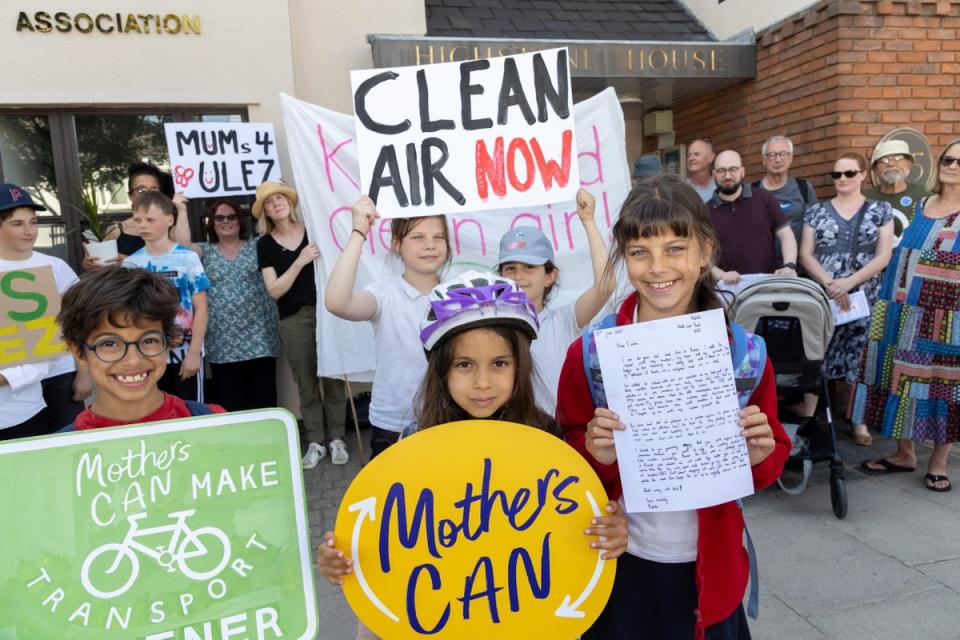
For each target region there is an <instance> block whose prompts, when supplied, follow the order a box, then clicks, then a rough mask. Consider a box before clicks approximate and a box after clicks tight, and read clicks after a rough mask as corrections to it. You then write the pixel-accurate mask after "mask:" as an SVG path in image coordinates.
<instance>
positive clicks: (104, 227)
mask: <svg viewBox="0 0 960 640" xmlns="http://www.w3.org/2000/svg"><path fill="white" fill-rule="evenodd" d="M122 188H123V187H122V185H121V187H120V189H122ZM120 189H117V191H115V192H114V193H113V195H112V196H111V197H110V200H109V201H107V203H106V204H105V205H104V207H107V206H110V203H111V202H113V199H114V198H116V197H117V194H118V193H120ZM97 191H98V190H97V187H96V185H93V184H90V185H88V186H86V187H83V188H81V189H80V202H81V204H82V207H81V209H80V213H81V215H83V217H84V218H86V220H87V228H86V229H84V230H83V239H84V246H85V248H86V250H87V253H88V254H89V255H90V257H91V258H95V259H97V260H98V261H100V262H105V261H107V260H109V259H110V258H115V257H116V256H117V254H118V250H117V241H116V239H115V238H113V239H110V240H106V239H105V237H106V235H107V233H109V231H110V227H111V225H110V224H107V223H106V222H104V221H103V220H102V219H101V217H100V214H101V211H100V206H99V203H98V202H97Z"/></svg>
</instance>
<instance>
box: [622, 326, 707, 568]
mask: <svg viewBox="0 0 960 640" xmlns="http://www.w3.org/2000/svg"><path fill="white" fill-rule="evenodd" d="M633 321H634V322H636V321H637V310H636V309H634V311H633ZM620 506H621V507H622V508H623V511H624V513H626V511H627V508H626V505H625V503H624V501H623V498H622V497H621V498H620ZM699 535H700V523H699V521H698V520H697V512H696V510H693V509H690V510H687V511H661V512H657V513H627V552H628V553H630V554H631V555H635V556H637V557H639V558H643V559H644V560H650V561H653V562H663V563H665V564H675V563H678V562H693V561H694V560H696V559H697V538H698V537H699Z"/></svg>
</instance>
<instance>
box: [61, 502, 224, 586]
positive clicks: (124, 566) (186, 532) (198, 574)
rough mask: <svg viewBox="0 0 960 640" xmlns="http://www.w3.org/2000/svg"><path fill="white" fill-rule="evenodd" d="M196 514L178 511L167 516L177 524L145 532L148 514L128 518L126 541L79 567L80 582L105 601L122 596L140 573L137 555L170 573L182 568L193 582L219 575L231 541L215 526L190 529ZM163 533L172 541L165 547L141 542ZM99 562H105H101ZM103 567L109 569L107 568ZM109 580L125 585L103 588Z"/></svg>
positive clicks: (104, 548)
mask: <svg viewBox="0 0 960 640" xmlns="http://www.w3.org/2000/svg"><path fill="white" fill-rule="evenodd" d="M195 513H196V509H189V510H187V511H175V512H173V513H170V514H167V515H168V516H169V517H170V518H173V519H174V522H172V523H170V524H165V525H161V526H157V527H149V528H143V529H141V528H140V526H139V525H138V523H139V522H140V520H143V519H144V518H146V517H147V514H146V513H135V514H133V515H130V516H127V521H128V522H129V523H130V528H129V529H128V530H127V534H126V535H125V536H124V538H123V542H108V543H106V544H103V545H100V546H99V547H97V548H96V549H94V550H93V551H91V552H90V553H89V554H88V555H87V557H86V559H85V560H84V561H83V566H82V567H81V568H80V581H81V583H82V584H83V588H84V589H86V590H87V593H89V594H91V595H93V596H96V597H98V598H102V599H104V600H109V599H111V598H116V597H117V596H120V595H123V594H124V593H126V592H127V590H128V589H130V587H132V586H133V584H134V583H135V582H136V581H137V576H138V575H139V574H140V558H139V557H138V556H137V553H141V554H143V555H145V556H146V557H148V558H152V559H153V560H155V561H156V562H157V564H159V565H160V566H161V567H163V568H165V569H166V570H167V572H168V573H176V571H177V570H178V569H179V571H180V573H182V574H183V575H184V576H186V577H187V578H190V579H191V580H209V579H210V578H213V577H214V576H216V575H217V574H219V573H220V572H221V571H223V569H224V567H226V566H227V563H228V562H229V561H230V540H229V538H227V536H226V534H225V533H224V532H223V531H221V530H220V529H217V528H216V527H201V528H199V529H191V528H190V526H189V525H188V524H187V518H189V517H191V516H193V515H194V514H195ZM163 533H169V534H170V538H169V541H168V542H167V543H166V544H165V545H161V546H157V547H152V548H151V547H148V546H146V545H145V544H142V543H141V542H140V541H139V539H142V538H146V537H150V536H155V535H157V534H163ZM217 553H219V554H220V556H219V559H217V558H218V556H217V555H216V554H217ZM204 559H205V560H206V561H204ZM98 560H105V561H106V562H105V563H104V562H98ZM111 560H112V561H111ZM211 560H217V561H216V564H214V565H213V566H212V568H210V566H209V565H210V562H211ZM124 561H126V562H124ZM104 564H108V565H109V566H107V567H106V568H105V569H104V568H103V565H104ZM95 565H96V566H95ZM123 576H127V577H126V579H123ZM108 577H113V580H112V581H111V582H117V581H118V579H117V577H119V578H120V580H119V581H120V582H121V583H122V584H121V585H120V586H119V587H116V588H113V589H112V590H111V587H105V586H104V580H105V579H107V578H108ZM94 582H96V583H97V584H94ZM100 587H104V588H100Z"/></svg>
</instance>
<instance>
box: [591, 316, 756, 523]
mask: <svg viewBox="0 0 960 640" xmlns="http://www.w3.org/2000/svg"><path fill="white" fill-rule="evenodd" d="M594 336H595V338H596V342H597V355H598V356H599V357H600V370H601V372H602V373H603V386H604V389H605V391H606V393H607V404H608V406H609V407H610V409H611V410H612V411H614V412H615V413H616V414H617V415H619V416H620V420H621V421H622V422H623V424H624V425H625V426H626V427H627V428H626V430H624V431H616V432H614V435H613V437H614V444H615V446H616V448H617V460H619V461H620V477H621V479H622V480H623V499H624V502H625V504H626V508H627V511H628V512H630V513H640V512H649V511H681V510H689V509H700V508H702V507H709V506H713V505H715V504H720V503H723V502H729V501H730V500H736V499H738V498H742V497H744V496H748V495H751V494H752V493H753V476H752V475H751V473H750V458H749V456H748V454H747V445H746V441H745V440H744V439H743V436H741V435H740V426H739V424H738V420H739V411H740V405H739V402H738V400H737V385H736V381H735V380H734V377H733V367H732V365H731V358H730V345H729V344H728V340H727V325H726V322H725V321H724V318H723V310H721V309H712V310H710V311H704V312H702V313H693V314H688V315H683V316H677V317H674V318H665V319H663V320H651V321H649V322H640V323H636V324H629V325H624V326H622V327H616V328H615V329H607V330H604V331H597V332H596V333H595V334H594Z"/></svg>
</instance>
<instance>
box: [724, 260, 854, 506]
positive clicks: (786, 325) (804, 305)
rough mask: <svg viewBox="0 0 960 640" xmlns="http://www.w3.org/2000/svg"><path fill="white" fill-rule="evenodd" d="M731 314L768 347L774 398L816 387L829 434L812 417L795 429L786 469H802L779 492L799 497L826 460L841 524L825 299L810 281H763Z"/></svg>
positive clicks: (843, 499)
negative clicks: (824, 369) (826, 373)
mask: <svg viewBox="0 0 960 640" xmlns="http://www.w3.org/2000/svg"><path fill="white" fill-rule="evenodd" d="M732 311H733V317H734V320H735V321H736V322H737V323H738V324H740V325H741V326H742V327H743V328H744V329H746V330H747V331H752V332H753V333H755V334H757V335H760V336H763V339H764V341H765V342H766V343H767V354H768V355H769V357H770V360H771V362H773V368H774V371H775V372H776V380H777V391H778V392H784V393H796V392H797V391H800V392H802V391H812V390H814V389H817V388H818V387H819V393H820V403H819V406H818V411H817V414H819V413H820V409H821V408H822V409H823V413H824V414H825V416H826V422H827V427H828V428H827V429H826V430H825V429H823V427H822V426H821V423H820V422H819V421H818V419H817V418H816V415H815V416H814V417H812V418H809V419H808V420H806V422H805V423H804V424H802V425H800V426H799V428H798V429H797V437H795V438H794V447H793V450H792V451H791V452H790V462H789V463H788V464H790V465H791V466H799V467H801V468H802V469H803V480H802V481H801V483H800V484H799V485H798V486H797V487H793V488H790V487H786V486H784V484H783V482H782V480H778V483H779V484H780V488H781V489H783V490H784V491H786V492H787V493H789V494H791V495H799V494H800V493H802V492H803V490H804V489H805V488H806V485H807V480H808V479H809V477H810V473H811V471H812V468H813V464H814V463H815V462H823V461H826V460H829V461H830V502H831V504H832V506H833V513H834V515H835V516H836V517H837V518H843V517H844V516H846V515H847V489H846V481H845V480H844V476H843V460H842V459H841V458H840V454H839V452H838V450H837V433H836V430H835V429H834V426H833V414H832V413H831V410H830V394H829V390H828V388H827V381H826V380H825V379H824V378H823V377H822V376H821V375H820V367H821V364H822V362H823V359H824V357H825V356H826V352H827V345H829V344H830V338H831V337H832V336H833V313H832V311H831V309H830V304H829V301H828V299H827V295H826V293H824V291H823V289H822V288H821V287H820V285H818V284H817V283H815V282H813V281H812V280H806V279H803V278H787V277H779V276H766V277H763V278H760V279H758V280H756V281H755V282H752V283H750V284H748V285H747V286H745V287H744V288H743V289H742V290H741V291H740V293H739V294H737V297H736V300H735V301H734V304H733V308H732Z"/></svg>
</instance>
